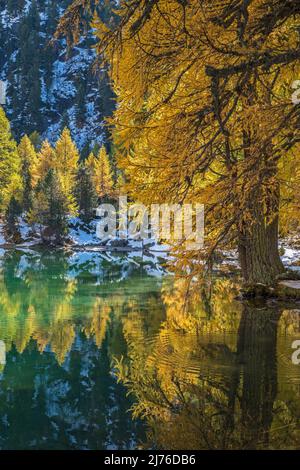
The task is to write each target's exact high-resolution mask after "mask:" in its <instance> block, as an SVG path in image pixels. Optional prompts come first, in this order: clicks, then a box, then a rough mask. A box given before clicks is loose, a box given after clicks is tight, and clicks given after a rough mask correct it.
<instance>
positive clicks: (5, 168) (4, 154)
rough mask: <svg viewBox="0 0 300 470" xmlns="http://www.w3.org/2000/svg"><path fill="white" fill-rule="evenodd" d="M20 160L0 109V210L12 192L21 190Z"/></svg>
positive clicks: (6, 203) (3, 207)
mask: <svg viewBox="0 0 300 470" xmlns="http://www.w3.org/2000/svg"><path fill="white" fill-rule="evenodd" d="M19 172H20V158H19V155H18V151H17V145H16V142H15V141H14V140H13V138H12V135H11V130H10V124H9V122H8V119H7V118H6V116H5V113H4V111H3V108H2V107H0V210H2V211H3V210H5V209H6V207H7V205H8V204H9V201H10V199H11V196H12V194H13V193H14V191H16V192H19V191H20V190H21V180H20V175H19Z"/></svg>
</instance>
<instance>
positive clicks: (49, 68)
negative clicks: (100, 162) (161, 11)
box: [0, 0, 113, 154]
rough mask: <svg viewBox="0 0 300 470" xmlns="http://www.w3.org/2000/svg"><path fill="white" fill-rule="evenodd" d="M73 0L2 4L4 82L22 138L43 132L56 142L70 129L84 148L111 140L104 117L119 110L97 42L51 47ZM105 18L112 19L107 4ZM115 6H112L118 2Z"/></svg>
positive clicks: (0, 70) (0, 68)
mask: <svg viewBox="0 0 300 470" xmlns="http://www.w3.org/2000/svg"><path fill="white" fill-rule="evenodd" d="M70 3H71V0H60V1H59V2H58V1H53V0H0V8H1V13H0V78H1V79H2V80H5V81H6V82H7V103H6V106H5V111H6V113H7V115H8V117H9V119H10V121H11V123H12V128H13V131H14V134H15V136H16V138H20V136H21V135H23V134H24V133H27V134H30V133H32V132H33V131H38V132H39V133H40V134H41V135H42V137H43V138H48V139H49V140H50V141H51V142H54V141H55V140H56V139H57V137H58V135H59V133H60V131H61V129H62V128H63V127H64V126H66V125H67V126H68V127H70V129H71V132H72V136H73V138H74V139H75V141H76V143H77V145H78V147H79V148H80V150H81V151H82V152H83V153H84V154H86V153H87V152H88V150H89V148H91V147H93V145H94V144H95V143H96V142H97V143H101V142H102V141H103V140H104V139H105V131H104V127H103V118H104V116H107V115H110V114H111V112H112V109H113V96H112V92H111V90H110V87H109V85H108V79H107V75H106V73H105V71H103V70H102V71H101V70H98V71H95V68H94V67H93V62H94V57H95V56H94V51H93V48H92V46H93V43H94V38H93V37H91V36H87V37H84V38H81V41H80V42H79V44H78V45H77V46H76V47H75V48H74V49H73V50H72V51H69V52H68V51H67V47H66V41H65V40H64V39H61V40H59V41H56V42H55V43H53V44H52V43H50V41H51V39H52V37H53V33H54V31H55V29H56V26H57V23H58V20H59V18H60V16H61V15H62V13H63V11H64V10H65V8H67V6H68V5H69V4H70ZM99 3H100V7H99V10H100V14H101V16H102V17H103V18H105V19H109V17H110V15H111V11H110V9H109V8H108V5H107V2H106V3H105V4H104V2H103V4H101V2H99ZM112 3H113V2H110V4H112Z"/></svg>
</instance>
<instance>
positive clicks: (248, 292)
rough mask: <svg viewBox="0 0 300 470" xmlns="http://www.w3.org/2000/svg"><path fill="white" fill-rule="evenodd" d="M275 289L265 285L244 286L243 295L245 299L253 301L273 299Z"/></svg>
mask: <svg viewBox="0 0 300 470" xmlns="http://www.w3.org/2000/svg"><path fill="white" fill-rule="evenodd" d="M274 292H275V289H274V288H272V287H269V286H267V285H265V284H260V283H257V284H244V285H243V287H242V288H241V295H242V297H243V298H244V299H253V298H257V297H264V298H265V297H272V296H273V295H274Z"/></svg>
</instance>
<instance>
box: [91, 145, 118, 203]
mask: <svg viewBox="0 0 300 470" xmlns="http://www.w3.org/2000/svg"><path fill="white" fill-rule="evenodd" d="M86 165H87V167H88V168H90V170H91V173H92V177H93V182H94V186H95V188H96V192H97V194H98V196H99V197H100V198H105V197H109V196H111V195H112V193H113V185H114V183H113V177H112V171H111V167H110V162H109V158H108V155H107V152H106V150H105V147H102V148H101V149H100V151H99V154H98V156H97V157H95V155H94V154H93V153H91V154H90V155H89V157H88V159H87V161H86Z"/></svg>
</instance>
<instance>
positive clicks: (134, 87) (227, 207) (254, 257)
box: [58, 0, 300, 285]
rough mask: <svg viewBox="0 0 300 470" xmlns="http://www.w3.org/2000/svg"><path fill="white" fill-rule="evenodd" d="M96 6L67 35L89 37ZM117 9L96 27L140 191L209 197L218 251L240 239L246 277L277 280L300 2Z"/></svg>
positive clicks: (72, 15)
mask: <svg viewBox="0 0 300 470" xmlns="http://www.w3.org/2000/svg"><path fill="white" fill-rule="evenodd" d="M91 4H92V2H90V1H88V0H82V1H80V0H77V1H76V2H74V3H73V5H71V7H69V8H68V10H67V11H66V13H65V15H64V17H63V19H62V21H61V24H60V28H59V30H58V34H59V33H60V32H61V31H62V30H63V31H65V32H67V34H68V35H69V36H70V35H71V36H73V39H75V40H76V39H78V28H80V27H81V26H82V22H83V20H82V18H83V17H84V15H83V11H84V9H86V8H89V7H90V6H91ZM117 15H118V21H116V23H115V24H114V25H110V26H109V27H108V26H107V25H104V24H103V22H102V21H101V20H100V19H97V18H96V19H95V20H94V22H93V28H94V31H95V32H96V35H97V37H98V38H99V42H98V47H97V52H98V55H99V57H101V58H104V60H105V61H106V62H107V63H108V64H109V71H110V76H111V79H112V81H113V84H114V90H115V93H116V95H117V101H118V107H117V110H116V112H115V115H114V119H113V124H114V126H115V142H116V143H117V148H118V149H119V153H120V156H119V162H121V165H122V167H123V168H124V171H125V173H126V179H127V180H128V181H129V184H130V188H131V195H132V197H134V198H136V199H138V200H140V201H141V202H144V203H145V204H149V203H152V202H163V203H167V202H169V203H178V202H180V203H184V202H187V203H188V202H200V203H204V204H205V206H206V246H205V252H206V259H207V260H208V261H212V259H213V254H214V252H215V250H216V249H217V248H222V247H223V246H228V244H231V245H232V246H233V245H234V246H237V247H238V251H239V258H240V264H241V268H242V273H243V277H244V280H245V281H246V282H247V283H249V284H251V285H253V284H256V283H265V284H267V285H270V284H272V283H273V282H274V280H275V279H276V277H277V276H278V275H279V274H280V273H281V272H282V271H283V270H284V268H283V265H282V262H281V260H280V257H279V252H278V219H279V213H280V208H281V199H280V192H281V181H280V178H279V165H280V164H281V162H282V161H283V160H284V158H285V157H286V156H287V155H288V154H289V153H290V152H291V151H294V152H295V150H297V149H298V153H299V137H300V132H299V127H300V126H299V122H300V112H299V110H300V106H299V105H295V104H293V103H292V100H291V95H292V93H293V90H292V83H293V82H294V81H295V80H296V79H298V78H299V77H300V60H299V59H300V48H299V42H300V34H299V28H298V26H297V24H299V18H300V3H299V2H295V1H293V0H280V1H279V0H222V1H219V2H212V1H211V0H203V1H201V2H199V0H190V1H186V0H147V1H145V0H128V1H126V2H125V1H120V2H119V7H118V10H117ZM189 256H190V257H192V258H193V259H195V256H196V253H190V254H189V255H187V254H184V255H183V257H182V262H181V266H186V264H187V262H188V257H189ZM199 256H201V257H202V256H203V253H202V252H201V253H199ZM209 264H210V263H209ZM193 266H194V267H195V266H196V270H197V269H200V266H201V263H193Z"/></svg>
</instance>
